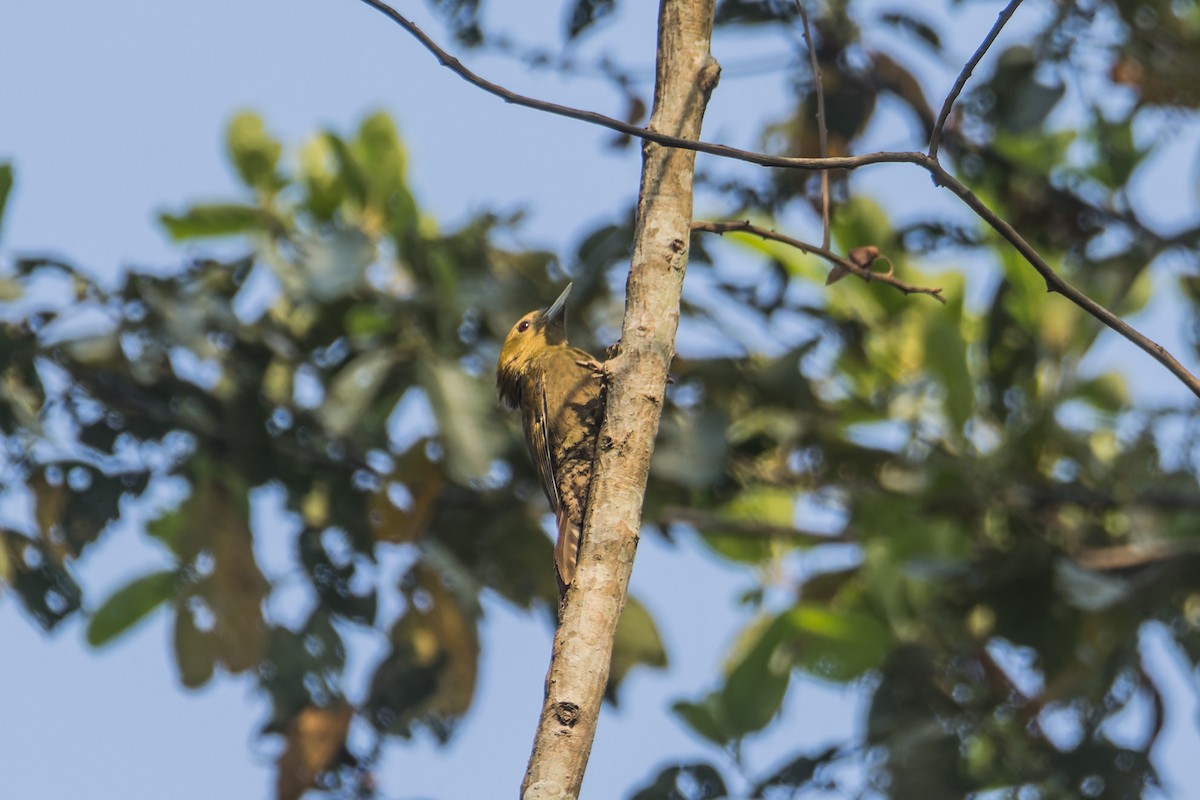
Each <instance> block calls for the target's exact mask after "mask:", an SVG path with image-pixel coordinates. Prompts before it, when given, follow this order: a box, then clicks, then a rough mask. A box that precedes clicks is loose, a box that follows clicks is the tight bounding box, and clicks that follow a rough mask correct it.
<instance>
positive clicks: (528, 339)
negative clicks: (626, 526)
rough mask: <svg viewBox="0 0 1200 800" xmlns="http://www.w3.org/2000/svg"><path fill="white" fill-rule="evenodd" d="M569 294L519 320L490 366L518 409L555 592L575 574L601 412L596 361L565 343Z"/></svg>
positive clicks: (566, 291)
mask: <svg viewBox="0 0 1200 800" xmlns="http://www.w3.org/2000/svg"><path fill="white" fill-rule="evenodd" d="M570 292H571V286H570V284H568V285H567V288H566V289H564V290H563V293H562V294H561V295H560V296H559V298H558V299H557V300H556V301H554V303H553V304H552V305H551V306H550V307H549V308H546V309H542V310H538V311H530V312H529V313H528V314H526V315H525V316H523V317H521V319H520V320H519V321H518V322H517V324H516V325H514V326H513V328H512V330H511V331H509V332H508V336H506V337H505V339H504V344H503V346H501V348H500V360H499V363H498V364H497V365H496V390H497V392H498V393H499V394H500V399H501V400H502V401H503V402H504V404H505V405H506V406H508V407H509V408H514V409H520V411H521V422H522V425H523V426H524V428H525V446H526V447H527V448H528V450H529V458H530V459H531V460H532V461H533V466H534V468H535V469H536V470H537V473H538V477H539V478H540V479H541V483H542V489H543V490H544V491H545V492H546V498H547V499H548V500H549V501H550V507H551V509H553V511H554V518H555V520H556V522H557V523H558V540H557V541H556V542H555V545H554V567H555V571H556V572H557V576H558V588H559V592H560V593H562V594H565V593H566V589H567V587H568V586H570V584H571V580H572V578H574V576H575V564H576V563H577V560H578V557H579V537H580V534H581V533H582V530H583V514H584V511H585V510H586V509H587V500H588V485H589V483H590V482H591V478H592V461H593V460H594V459H595V456H596V434H597V433H598V432H599V430H600V420H601V415H602V408H601V402H602V401H601V385H600V379H599V378H598V377H597V372H596V361H595V359H593V358H592V357H591V356H590V355H588V354H587V353H586V352H584V351H583V350H580V349H579V348H577V347H571V346H570V345H569V344H567V325H566V300H567V295H568V294H570Z"/></svg>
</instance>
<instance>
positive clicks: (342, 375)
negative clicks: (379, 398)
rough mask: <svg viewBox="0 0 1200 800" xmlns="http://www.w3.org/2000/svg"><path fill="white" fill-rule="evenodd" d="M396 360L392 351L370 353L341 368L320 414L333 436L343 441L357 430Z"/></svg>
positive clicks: (373, 351)
mask: <svg viewBox="0 0 1200 800" xmlns="http://www.w3.org/2000/svg"><path fill="white" fill-rule="evenodd" d="M396 360H397V359H396V354H395V352H393V351H392V350H371V351H368V352H366V353H363V354H362V355H360V356H357V357H356V358H354V359H353V360H351V361H350V362H349V363H348V364H346V366H344V367H342V369H341V371H340V372H338V374H337V377H336V378H334V379H333V384H332V386H331V387H330V390H329V396H328V397H327V398H325V402H324V403H323V404H322V405H321V408H320V411H319V412H318V416H320V418H321V421H322V422H323V423H324V424H325V430H327V431H328V432H329V435H330V436H332V437H334V438H338V437H342V436H345V435H347V434H348V433H350V431H352V430H353V429H354V426H355V425H357V424H358V422H359V420H360V419H362V416H363V414H365V413H366V411H367V409H368V408H370V406H371V403H372V402H374V400H375V397H376V395H377V394H378V393H379V389H380V387H381V386H383V382H384V381H385V380H387V376H388V373H389V372H390V371H391V369H392V367H393V366H394V365H395V363H396Z"/></svg>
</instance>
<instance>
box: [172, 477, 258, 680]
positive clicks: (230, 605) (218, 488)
mask: <svg viewBox="0 0 1200 800" xmlns="http://www.w3.org/2000/svg"><path fill="white" fill-rule="evenodd" d="M181 512H182V514H183V520H182V524H181V528H180V532H179V542H180V548H179V552H180V555H181V557H183V558H185V559H188V560H195V559H196V558H198V557H199V556H200V554H201V553H208V554H209V555H210V556H211V557H212V570H211V572H210V573H209V574H208V575H207V576H206V577H204V578H202V579H201V580H199V581H198V582H197V583H196V584H195V590H194V593H195V595H196V596H198V597H199V598H200V599H202V600H203V601H204V604H205V605H206V606H207V608H208V610H209V611H210V612H211V613H212V617H213V622H212V642H213V647H214V655H215V657H216V658H217V660H218V661H220V663H221V665H222V666H224V667H225V669H227V670H229V671H230V672H233V673H237V672H242V671H244V670H247V669H250V668H251V667H254V666H256V665H257V664H258V663H259V661H260V660H261V658H262V654H263V650H264V647H265V646H266V626H265V624H264V623H263V618H262V604H263V600H264V599H265V598H266V596H267V593H268V591H269V590H270V584H269V583H268V582H267V579H266V578H264V577H263V574H262V572H261V571H260V570H259V568H258V563H257V562H256V561H255V560H254V546H253V534H252V533H251V531H250V519H249V506H248V500H247V498H246V494H245V491H244V490H241V489H239V488H236V487H234V486H231V485H229V484H228V483H227V482H226V481H223V480H221V479H220V478H218V477H216V476H215V475H213V474H202V475H200V476H197V477H196V478H194V484H193V486H192V495H191V497H189V498H188V500H187V502H186V503H185V505H184V507H183V508H182V509H181Z"/></svg>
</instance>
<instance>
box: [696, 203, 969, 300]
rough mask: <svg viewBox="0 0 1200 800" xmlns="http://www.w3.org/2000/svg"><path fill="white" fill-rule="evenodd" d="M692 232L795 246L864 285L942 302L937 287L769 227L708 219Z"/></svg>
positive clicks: (744, 222)
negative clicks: (746, 235)
mask: <svg viewBox="0 0 1200 800" xmlns="http://www.w3.org/2000/svg"><path fill="white" fill-rule="evenodd" d="M692 230H694V231H705V232H707V233H716V234H725V233H752V234H754V235H755V236H760V237H762V238H763V239H768V240H770V241H773V242H780V243H782V244H786V245H788V246H789V247H794V248H796V249H797V250H801V251H803V252H805V253H809V254H810V255H814V256H817V257H818V258H822V259H824V260H826V261H828V262H829V263H830V264H833V265H834V266H835V267H840V268H842V269H844V270H845V271H846V272H851V273H854V274H855V275H857V276H858V277H860V278H862V279H863V280H864V281H866V282H867V283H871V282H872V281H874V282H877V283H886V284H887V285H888V286H892V287H895V288H896V289H899V290H900V291H901V292H903V293H904V294H927V295H929V296H930V297H932V298H933V299H934V300H937V301H938V302H940V303H945V302H946V300H945V298H943V297H942V290H941V289H940V288H937V289H932V288H927V287H924V286H913V285H912V284H910V283H905V282H904V281H902V280H900V279H898V278H896V277H894V276H892V275H889V274H887V273H885V272H875V271H873V270H871V269H868V268H866V267H862V266H859V265H858V264H856V263H854V262H853V261H852V260H850V259H848V258H842V257H841V256H839V255H838V254H837V253H834V252H833V251H831V250H829V249H828V248H825V247H817V246H816V245H815V244H808V243H807V242H802V241H800V240H799V239H793V238H792V237H790V236H785V235H784V234H782V233H776V232H775V231H773V230H770V229H768V228H762V227H759V226H758V225H754V224H752V223H751V222H750V221H749V220H742V221H736V222H709V221H707V220H697V221H696V222H693V223H692Z"/></svg>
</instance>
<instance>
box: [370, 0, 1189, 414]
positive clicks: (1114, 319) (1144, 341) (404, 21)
mask: <svg viewBox="0 0 1200 800" xmlns="http://www.w3.org/2000/svg"><path fill="white" fill-rule="evenodd" d="M362 2H364V3H366V4H367V5H369V6H371V7H372V8H375V9H377V10H378V11H380V12H381V13H383V14H385V15H387V17H388V18H389V19H391V20H392V21H394V22H395V23H396V24H398V25H400V26H401V27H402V28H404V29H405V30H406V31H408V32H409V33H410V34H412V35H413V36H414V37H416V38H417V40H418V41H420V42H421V44H422V45H424V46H425V48H426V49H428V50H429V51H430V52H431V53H433V54H434V55H435V56H436V57H437V59H438V61H439V62H441V64H442V65H444V66H446V67H447V68H449V69H450V70H452V71H453V72H454V73H455V74H457V75H459V76H460V77H462V78H463V79H464V80H466V81H468V82H469V83H471V84H473V85H475V86H478V87H479V88H481V89H483V90H484V91H486V92H489V93H491V94H494V95H496V96H497V97H500V98H503V99H504V100H505V101H507V102H509V103H513V104H515V105H520V106H525V107H526V108H532V109H535V110H538V111H545V112H547V113H550V114H556V115H559V116H564V117H568V118H570V119H577V120H580V121H583V122H587V123H590V124H592V125H599V126H601V127H604V128H609V129H610V130H615V131H618V132H620V133H624V134H627V135H629V136H635V137H637V138H639V139H642V140H645V141H649V142H655V143H657V144H660V145H664V146H666V147H675V148H679V149H682V150H692V151H695V152H700V153H707V154H709V155H714V156H720V157H722V158H730V159H734V160H738V161H745V162H748V163H751V164H758V165H760V166H764V167H777V168H781V169H801V170H830V169H844V170H854V169H859V168H860V167H865V166H867V165H869V164H915V165H917V166H918V167H920V168H921V169H923V170H925V171H926V172H928V173H929V174H930V175H931V176H932V177H933V181H934V184H935V185H937V186H943V187H945V188H947V189H949V190H950V191H951V192H952V193H953V194H954V195H955V196H956V197H958V198H959V199H960V200H962V201H963V202H964V203H965V204H966V205H967V206H968V207H969V208H970V209H971V210H972V211H974V212H975V214H976V215H977V216H979V218H980V219H982V220H983V221H984V222H986V223H987V224H988V225H989V226H990V227H991V228H992V229H993V230H994V231H996V232H997V233H998V234H1000V236H1001V237H1002V238H1004V239H1005V240H1006V241H1007V242H1009V243H1010V244H1011V245H1012V246H1013V247H1014V248H1015V249H1016V250H1017V252H1019V253H1020V254H1021V255H1022V256H1023V257H1024V258H1025V260H1026V261H1028V262H1029V263H1030V265H1032V266H1033V268H1034V269H1036V270H1037V271H1038V273H1039V274H1041V276H1042V277H1043V279H1045V281H1046V289H1047V290H1048V291H1052V292H1058V293H1059V294H1061V295H1062V296H1063V297H1065V298H1067V299H1068V300H1070V301H1071V302H1073V303H1074V304H1075V305H1077V306H1079V307H1080V308H1082V309H1083V310H1084V311H1086V312H1087V313H1089V314H1091V315H1092V316H1094V317H1095V318H1096V319H1098V320H1100V321H1101V322H1102V323H1104V324H1105V325H1107V326H1108V327H1109V328H1112V329H1113V330H1114V331H1116V332H1117V333H1118V334H1120V335H1121V336H1123V337H1124V338H1126V339H1128V340H1129V341H1130V342H1133V343H1134V344H1135V345H1137V346H1138V347H1140V348H1141V349H1142V350H1144V351H1145V352H1146V353H1148V354H1149V355H1150V356H1151V357H1152V358H1153V359H1154V360H1156V361H1158V362H1159V363H1160V364H1162V365H1163V366H1164V367H1166V368H1167V369H1168V370H1169V371H1170V372H1171V374H1172V375H1174V376H1175V377H1176V378H1178V379H1179V380H1180V381H1181V382H1182V383H1183V384H1184V385H1185V386H1186V387H1187V388H1188V390H1189V391H1191V392H1192V394H1194V395H1196V396H1197V397H1200V379H1197V378H1196V376H1195V375H1193V374H1192V373H1191V372H1189V371H1188V370H1187V368H1185V367H1184V366H1183V365H1182V364H1181V363H1179V361H1178V360H1177V359H1176V358H1175V357H1174V356H1172V355H1171V354H1170V353H1169V352H1168V351H1167V349H1166V348H1165V347H1163V346H1162V345H1160V344H1158V343H1157V342H1155V341H1153V340H1152V339H1150V338H1149V337H1147V336H1145V335H1144V334H1142V333H1141V332H1139V331H1137V330H1135V329H1134V328H1133V327H1132V326H1130V325H1129V324H1128V323H1126V322H1125V321H1124V320H1122V319H1121V318H1120V317H1118V316H1117V315H1116V314H1114V313H1113V312H1111V311H1109V310H1108V309H1106V308H1104V307H1103V306H1102V305H1100V304H1099V303H1097V302H1096V301H1094V300H1092V299H1091V298H1090V297H1088V296H1087V295H1085V294H1084V293H1083V292H1082V291H1080V290H1079V289H1077V288H1075V287H1074V286H1072V285H1071V284H1070V283H1068V282H1067V281H1066V280H1065V279H1064V278H1062V277H1061V276H1059V275H1058V273H1056V272H1055V271H1054V270H1053V269H1052V268H1051V267H1050V265H1049V264H1048V263H1047V262H1046V260H1045V259H1044V258H1042V256H1041V255H1040V254H1039V253H1038V252H1037V250H1036V249H1035V248H1034V247H1033V246H1032V245H1030V244H1029V242H1027V241H1026V240H1025V239H1024V238H1023V237H1022V236H1021V235H1020V234H1019V233H1017V231H1016V230H1014V229H1013V227H1012V226H1011V225H1009V224H1008V223H1007V222H1006V221H1004V220H1003V219H1001V218H1000V216H999V215H998V214H996V213H995V212H994V211H992V210H991V209H990V208H988V207H987V205H986V204H984V202H983V201H982V200H980V199H979V198H978V197H976V196H975V194H974V193H972V192H971V190H970V189H968V188H967V187H966V186H965V185H963V184H962V183H961V182H960V181H959V180H958V179H957V178H955V177H954V176H953V175H951V174H950V173H949V172H947V171H946V170H945V168H943V167H942V165H941V164H940V163H938V160H937V158H935V157H934V156H931V155H927V154H925V153H917V152H911V151H910V152H879V153H866V154H863V155H858V156H836V157H829V158H805V157H796V156H772V155H767V154H766V153H756V152H753V151H750V150H740V149H738V148H736V147H729V146H728V145H723V144H713V143H710V142H703V141H699V140H696V139H688V138H685V137H679V136H670V135H667V134H664V133H660V132H658V131H657V130H653V129H651V128H641V127H638V126H637V125H632V124H630V123H628V122H623V121H621V120H619V119H614V118H613V117H608V116H605V115H603V114H597V113H595V112H593V111H584V110H582V109H578V108H571V107H570V106H564V105H559V104H557V103H549V102H546V101H544V100H537V99H535V98H532V97H526V96H524V95H519V94H517V93H516V92H512V91H509V90H508V89H505V88H504V87H502V86H499V85H497V84H495V83H492V82H491V81H487V80H484V79H483V78H481V77H479V76H478V75H476V74H475V73H474V72H471V71H470V70H469V69H467V68H466V67H464V66H463V65H462V64H461V63H460V62H459V60H458V59H457V58H454V57H453V56H451V55H450V54H449V53H447V52H446V51H445V50H443V49H442V48H441V47H439V46H438V45H437V43H435V42H434V41H433V40H432V39H430V38H429V36H428V35H426V34H425V32H424V31H422V30H421V29H420V28H419V27H417V26H416V25H415V24H414V23H413V22H412V21H411V20H409V19H408V18H406V17H404V16H403V15H402V14H400V13H399V12H397V11H396V10H395V9H393V8H392V7H391V6H389V5H387V4H386V3H383V2H381V0H362ZM1017 2H1018V0H1013V2H1011V3H1010V6H1011V7H1012V9H1013V10H1015V7H1016V4H1017ZM1010 16H1011V13H1010V12H1009V9H1007V8H1006V9H1005V11H1004V12H1001V17H1000V19H998V20H997V23H996V25H994V26H993V27H992V30H991V32H989V34H988V38H987V40H985V42H984V46H981V47H980V49H979V50H977V51H976V56H977V57H978V58H982V57H983V53H984V52H986V49H987V48H986V45H989V44H990V43H991V42H992V41H993V40H994V39H995V38H996V36H998V35H999V32H1000V28H1001V27H1003V22H1005V21H1007V19H1008V17H1010ZM972 60H977V59H976V57H972ZM969 66H970V64H969ZM968 77H969V71H968V70H965V69H964V71H963V73H962V74H961V75H960V76H959V80H960V81H961V83H963V84H965V83H966V80H967V78H968ZM956 86H957V83H956ZM959 90H961V86H959V87H958V89H957V90H952V92H951V94H950V96H949V97H947V103H948V105H951V106H952V105H953V103H954V99H955V97H957V91H959ZM943 111H944V113H945V115H946V116H948V115H949V112H948V111H946V110H945V108H943ZM944 124H945V122H944V120H943V121H942V123H941V125H942V126H944Z"/></svg>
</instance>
